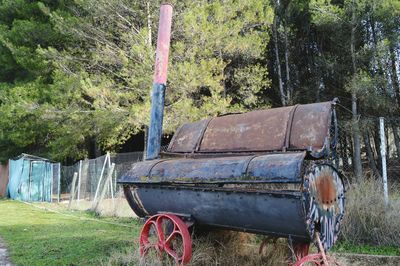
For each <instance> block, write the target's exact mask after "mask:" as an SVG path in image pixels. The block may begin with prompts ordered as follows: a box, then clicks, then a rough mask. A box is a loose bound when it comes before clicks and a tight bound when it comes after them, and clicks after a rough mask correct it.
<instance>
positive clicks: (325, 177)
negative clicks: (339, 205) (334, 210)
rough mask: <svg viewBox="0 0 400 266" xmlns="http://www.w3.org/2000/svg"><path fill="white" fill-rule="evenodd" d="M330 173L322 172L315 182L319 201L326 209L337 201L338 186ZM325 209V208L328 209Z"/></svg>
mask: <svg viewBox="0 0 400 266" xmlns="http://www.w3.org/2000/svg"><path fill="white" fill-rule="evenodd" d="M333 180H334V177H333V176H332V175H331V174H330V173H329V172H322V173H321V175H320V176H318V177H317V178H316V180H315V186H316V188H317V191H316V194H317V195H316V196H317V200H318V201H319V203H320V204H321V205H323V206H324V207H325V206H326V207H328V208H329V207H331V206H332V205H333V204H334V203H335V201H336V185H335V182H334V181H333ZM326 207H325V208H326Z"/></svg>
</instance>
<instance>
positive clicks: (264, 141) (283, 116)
mask: <svg viewBox="0 0 400 266" xmlns="http://www.w3.org/2000/svg"><path fill="white" fill-rule="evenodd" d="M293 108H294V107H293V106H291V107H282V108H274V109H268V110H261V111H254V112H249V113H244V114H236V115H227V116H222V117H217V118H215V119H213V120H212V121H211V122H210V123H209V125H208V127H207V129H206V131H205V132H204V136H203V140H202V141H201V145H200V151H201V152H223V151H271V150H281V149H282V148H283V146H284V144H285V136H286V129H287V124H288V120H289V117H290V112H291V111H292V110H293Z"/></svg>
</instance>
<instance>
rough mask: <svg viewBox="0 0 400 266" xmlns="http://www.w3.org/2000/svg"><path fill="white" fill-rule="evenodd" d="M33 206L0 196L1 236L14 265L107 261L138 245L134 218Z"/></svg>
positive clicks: (137, 230)
mask: <svg viewBox="0 0 400 266" xmlns="http://www.w3.org/2000/svg"><path fill="white" fill-rule="evenodd" d="M35 206H37V207H34V206H32V205H27V204H25V203H21V202H16V201H10V200H1V199H0V236H1V237H2V238H3V239H4V241H5V242H6V243H7V246H8V248H9V253H10V257H11V261H12V263H14V264H16V265H32V266H33V265H99V264H107V262H108V260H109V257H110V256H111V254H113V253H115V252H120V251H121V250H126V249H127V248H129V247H136V245H137V238H138V234H139V229H140V224H139V223H138V222H137V221H136V220H134V219H128V218H118V219H112V218H101V219H100V218H96V217H94V216H93V215H91V214H89V213H83V212H73V213H71V212H66V211H63V210H59V212H58V213H55V212H50V211H46V210H45V209H43V207H46V204H40V205H35ZM48 206H49V205H48ZM53 207H54V205H52V208H53Z"/></svg>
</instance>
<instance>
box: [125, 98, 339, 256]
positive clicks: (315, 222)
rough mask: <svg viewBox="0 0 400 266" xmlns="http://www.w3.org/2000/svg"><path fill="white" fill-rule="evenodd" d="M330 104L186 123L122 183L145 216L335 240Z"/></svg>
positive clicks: (333, 135) (336, 185)
mask: <svg viewBox="0 0 400 266" xmlns="http://www.w3.org/2000/svg"><path fill="white" fill-rule="evenodd" d="M333 105H334V103H333V102H326V103H317V104H308V105H296V106H291V107H283V108H275V109H268V110H260V111H253V112H249V113H244V114H232V115H225V116H221V117H216V118H212V119H207V120H202V121H199V122H195V123H191V124H185V125H183V126H181V127H180V128H179V129H178V130H177V132H176V133H175V135H174V137H173V139H172V140H171V143H170V145H169V147H168V150H167V152H166V153H164V154H163V156H162V158H159V159H156V160H148V161H144V162H139V163H136V164H134V165H133V166H132V169H131V170H130V171H129V172H127V173H126V174H125V175H123V176H122V177H121V179H120V180H119V181H118V182H119V183H120V184H122V185H123V186H124V191H125V195H126V197H127V200H128V202H129V204H130V206H131V207H132V209H133V210H134V211H135V213H136V214H137V215H138V216H140V217H147V216H150V215H154V214H157V213H161V212H169V213H175V214H177V215H180V216H181V217H186V218H187V220H188V221H194V222H195V223H196V224H198V225H200V226H201V225H207V226H214V227H219V228H226V229H230V230H239V231H245V232H252V233H258V234H265V235H270V236H275V237H286V238H292V239H295V240H297V241H303V242H311V241H312V239H313V236H314V233H315V231H316V230H317V231H318V232H320V236H321V241H322V243H323V245H324V248H325V249H326V250H328V249H329V248H330V247H332V245H333V244H334V242H335V240H336V238H337V235H338V233H339V231H340V223H341V220H342V217H343V214H344V200H345V198H344V185H343V181H342V179H341V177H340V174H339V173H338V171H337V170H336V169H335V167H334V166H333V165H332V159H333V157H334V148H335V142H336V135H337V134H336V133H337V129H336V118H335V113H334V109H333Z"/></svg>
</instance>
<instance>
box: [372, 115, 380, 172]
mask: <svg viewBox="0 0 400 266" xmlns="http://www.w3.org/2000/svg"><path fill="white" fill-rule="evenodd" d="M373 137H374V142H375V151H376V154H377V165H378V168H379V169H380V170H382V156H381V137H380V134H379V120H378V121H377V126H374V132H373Z"/></svg>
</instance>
